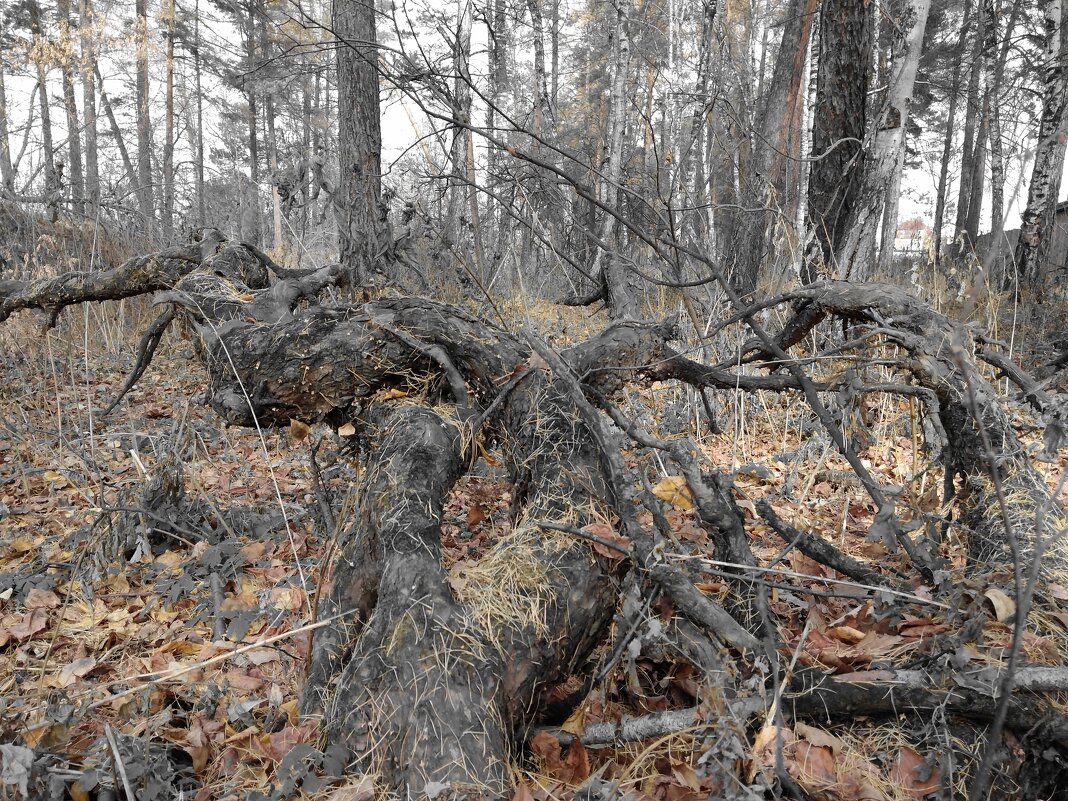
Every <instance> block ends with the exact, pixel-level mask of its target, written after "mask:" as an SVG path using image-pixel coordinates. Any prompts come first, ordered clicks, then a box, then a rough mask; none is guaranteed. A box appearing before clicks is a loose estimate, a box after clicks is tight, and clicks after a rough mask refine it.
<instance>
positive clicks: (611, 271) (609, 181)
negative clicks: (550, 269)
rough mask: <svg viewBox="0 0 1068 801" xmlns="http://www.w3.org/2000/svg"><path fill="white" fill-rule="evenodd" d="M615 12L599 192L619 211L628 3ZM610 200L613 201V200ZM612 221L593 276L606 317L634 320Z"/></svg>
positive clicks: (619, 1)
mask: <svg viewBox="0 0 1068 801" xmlns="http://www.w3.org/2000/svg"><path fill="white" fill-rule="evenodd" d="M613 6H614V9H615V14H614V23H613V26H612V94H611V104H612V105H611V112H610V115H609V122H608V147H607V150H608V167H607V168H606V169H605V174H604V181H603V184H602V185H603V192H604V197H605V198H606V200H607V202H608V204H609V205H610V206H613V207H615V208H619V207H620V204H619V198H620V191H619V187H620V185H621V183H622V180H623V147H624V141H625V139H624V136H623V131H624V127H625V126H626V111H627V95H626V91H627V75H628V73H629V72H630V31H629V30H628V26H629V18H630V15H629V9H630V0H613ZM613 199H614V200H613ZM615 237H616V218H615V216H614V215H611V214H607V215H605V219H604V224H603V225H602V228H601V242H602V243H604V245H603V247H608V248H609V249H610V250H609V252H607V253H606V252H605V251H604V249H603V247H602V248H599V249H598V250H597V256H596V257H595V259H594V265H593V274H594V275H595V276H596V275H597V273H598V272H600V280H601V282H602V285H603V286H604V299H605V302H606V304H607V306H608V310H609V313H610V314H611V315H612V317H613V318H615V319H637V318H639V317H640V316H641V315H640V312H639V310H638V300H637V298H636V297H635V288H634V281H633V278H632V276H631V273H630V271H629V270H628V269H627V267H626V266H624V265H623V264H622V262H621V261H620V257H619V252H618V251H619V247H618V246H617V244H616V242H615Z"/></svg>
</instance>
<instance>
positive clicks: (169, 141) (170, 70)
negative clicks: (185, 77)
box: [162, 0, 175, 242]
mask: <svg viewBox="0 0 1068 801" xmlns="http://www.w3.org/2000/svg"><path fill="white" fill-rule="evenodd" d="M162 13H163V18H164V21H165V22H166V25H167V32H166V37H167V64H166V71H167V97H166V101H165V107H164V122H163V136H164V140H163V170H162V172H163V237H164V241H166V242H170V241H171V240H172V239H173V238H174V34H175V2H174V0H167V2H165V3H164V5H163V12H162Z"/></svg>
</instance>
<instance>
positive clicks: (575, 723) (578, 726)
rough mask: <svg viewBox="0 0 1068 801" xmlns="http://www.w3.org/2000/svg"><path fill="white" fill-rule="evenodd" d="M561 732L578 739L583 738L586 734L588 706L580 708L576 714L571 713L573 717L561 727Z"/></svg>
mask: <svg viewBox="0 0 1068 801" xmlns="http://www.w3.org/2000/svg"><path fill="white" fill-rule="evenodd" d="M560 728H561V730H563V731H566V732H567V733H568V734H573V735H575V736H576V737H581V736H582V735H583V734H585V733H586V706H585V705H582V706H579V708H578V709H576V710H575V711H574V712H572V713H571V717H569V718H568V719H567V720H565V721H564V725H563V726H561V727H560Z"/></svg>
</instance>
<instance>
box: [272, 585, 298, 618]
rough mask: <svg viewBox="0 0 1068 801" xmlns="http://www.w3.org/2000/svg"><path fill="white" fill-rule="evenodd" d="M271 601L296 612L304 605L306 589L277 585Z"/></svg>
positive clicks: (288, 610)
mask: <svg viewBox="0 0 1068 801" xmlns="http://www.w3.org/2000/svg"><path fill="white" fill-rule="evenodd" d="M271 603H273V604H274V605H275V606H277V607H278V608H279V609H284V610H285V611H286V612H294V611H296V610H297V609H300V608H301V607H302V606H303V605H304V590H302V589H301V588H300V587H275V588H274V589H273V590H271Z"/></svg>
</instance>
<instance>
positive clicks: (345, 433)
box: [337, 423, 356, 437]
mask: <svg viewBox="0 0 1068 801" xmlns="http://www.w3.org/2000/svg"><path fill="white" fill-rule="evenodd" d="M337 433H338V436H339V437H353V436H356V426H354V425H353V424H352V423H345V425H343V426H341V428H339V429H338V430H337Z"/></svg>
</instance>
